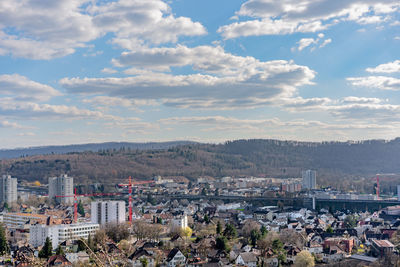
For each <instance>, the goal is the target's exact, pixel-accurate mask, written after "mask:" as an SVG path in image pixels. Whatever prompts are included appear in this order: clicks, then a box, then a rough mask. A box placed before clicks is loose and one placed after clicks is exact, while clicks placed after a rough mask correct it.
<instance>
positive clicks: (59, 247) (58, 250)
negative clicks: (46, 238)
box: [56, 245, 65, 255]
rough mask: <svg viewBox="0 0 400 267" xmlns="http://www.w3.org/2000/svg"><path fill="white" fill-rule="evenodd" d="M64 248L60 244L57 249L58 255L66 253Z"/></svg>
mask: <svg viewBox="0 0 400 267" xmlns="http://www.w3.org/2000/svg"><path fill="white" fill-rule="evenodd" d="M64 254H65V253H64V250H63V249H62V247H61V246H60V245H58V247H57V249H56V255H64Z"/></svg>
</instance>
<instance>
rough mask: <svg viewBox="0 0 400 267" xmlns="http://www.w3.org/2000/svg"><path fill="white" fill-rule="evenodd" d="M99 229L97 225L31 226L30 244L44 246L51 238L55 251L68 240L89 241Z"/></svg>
mask: <svg viewBox="0 0 400 267" xmlns="http://www.w3.org/2000/svg"><path fill="white" fill-rule="evenodd" d="M98 229H99V225H98V224H97V223H80V224H60V225H43V224H36V225H31V227H30V236H29V244H30V245H32V246H33V247H40V246H43V245H44V242H45V241H46V238H47V237H49V238H50V239H51V242H52V245H53V249H56V248H57V246H58V245H59V244H61V243H62V242H64V241H66V240H74V239H75V240H76V239H79V238H84V239H88V237H89V235H91V236H93V235H94V234H95V233H96V231H97V230H98Z"/></svg>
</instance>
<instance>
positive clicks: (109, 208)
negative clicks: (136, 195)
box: [91, 201, 125, 224]
mask: <svg viewBox="0 0 400 267" xmlns="http://www.w3.org/2000/svg"><path fill="white" fill-rule="evenodd" d="M91 222H92V223H98V224H107V223H124V222H125V202H124V201H95V202H92V203H91Z"/></svg>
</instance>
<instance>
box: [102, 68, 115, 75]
mask: <svg viewBox="0 0 400 267" xmlns="http://www.w3.org/2000/svg"><path fill="white" fill-rule="evenodd" d="M101 72H102V73H107V74H114V73H117V72H118V71H117V70H115V69H111V68H104V69H102V70H101Z"/></svg>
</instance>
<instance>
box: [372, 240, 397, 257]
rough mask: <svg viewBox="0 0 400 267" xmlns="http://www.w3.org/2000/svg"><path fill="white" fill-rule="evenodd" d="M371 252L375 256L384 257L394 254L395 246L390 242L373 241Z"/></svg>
mask: <svg viewBox="0 0 400 267" xmlns="http://www.w3.org/2000/svg"><path fill="white" fill-rule="evenodd" d="M371 250H372V252H373V254H374V255H376V256H379V257H384V256H385V255H388V254H391V253H392V252H393V250H394V245H393V244H392V243H391V242H390V241H389V240H377V239H371Z"/></svg>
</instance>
